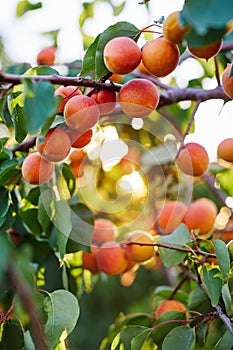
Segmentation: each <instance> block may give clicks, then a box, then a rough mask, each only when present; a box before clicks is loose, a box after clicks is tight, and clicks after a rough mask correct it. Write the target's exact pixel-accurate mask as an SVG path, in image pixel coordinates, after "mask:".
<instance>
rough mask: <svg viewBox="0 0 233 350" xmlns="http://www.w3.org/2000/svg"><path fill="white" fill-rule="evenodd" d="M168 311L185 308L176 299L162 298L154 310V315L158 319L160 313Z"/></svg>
mask: <svg viewBox="0 0 233 350" xmlns="http://www.w3.org/2000/svg"><path fill="white" fill-rule="evenodd" d="M169 311H180V312H185V311H186V308H185V306H184V304H183V303H181V302H180V301H178V300H170V299H169V300H164V301H162V302H161V303H160V304H159V306H158V307H157V309H156V310H155V317H156V319H158V318H159V317H160V316H161V315H162V314H164V313H165V312H169Z"/></svg>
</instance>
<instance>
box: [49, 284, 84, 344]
mask: <svg viewBox="0 0 233 350" xmlns="http://www.w3.org/2000/svg"><path fill="white" fill-rule="evenodd" d="M44 309H45V311H46V312H47V315H48V318H47V322H46V324H45V327H44V330H45V336H46V339H47V341H48V343H49V345H50V348H51V349H55V347H56V346H57V345H58V344H59V343H60V341H63V340H64V339H66V338H67V336H68V335H69V334H70V333H71V332H72V330H73V329H74V327H75V325H76V323H77V321H78V318H79V304H78V300H77V298H76V297H75V296H74V295H73V294H72V293H70V292H68V291H66V290H56V291H54V292H53V293H50V294H49V295H48V296H47V297H45V299H44Z"/></svg>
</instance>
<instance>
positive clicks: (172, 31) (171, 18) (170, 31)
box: [163, 11, 189, 44]
mask: <svg viewBox="0 0 233 350" xmlns="http://www.w3.org/2000/svg"><path fill="white" fill-rule="evenodd" d="M179 14H180V11H175V12H172V13H170V14H169V15H168V16H167V17H166V18H165V20H164V22H163V35H164V37H165V38H166V39H167V40H169V41H171V42H172V43H173V44H181V43H182V41H183V37H184V34H185V33H186V32H187V31H188V30H189V26H185V27H182V25H181V24H180V22H179Z"/></svg>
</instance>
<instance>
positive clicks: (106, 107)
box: [90, 90, 116, 115]
mask: <svg viewBox="0 0 233 350" xmlns="http://www.w3.org/2000/svg"><path fill="white" fill-rule="evenodd" d="M90 97H91V98H93V99H94V100H95V101H96V103H98V106H99V109H100V114H101V115H105V114H110V113H112V112H113V111H114V109H115V107H116V93H115V92H114V91H108V90H99V91H94V92H93V93H92V94H91V95H90Z"/></svg>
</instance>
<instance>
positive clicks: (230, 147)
mask: <svg viewBox="0 0 233 350" xmlns="http://www.w3.org/2000/svg"><path fill="white" fill-rule="evenodd" d="M217 156H218V158H221V159H223V160H225V161H226V162H231V163H233V138H227V139H224V140H222V141H221V142H220V143H219V144H218V147H217Z"/></svg>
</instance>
